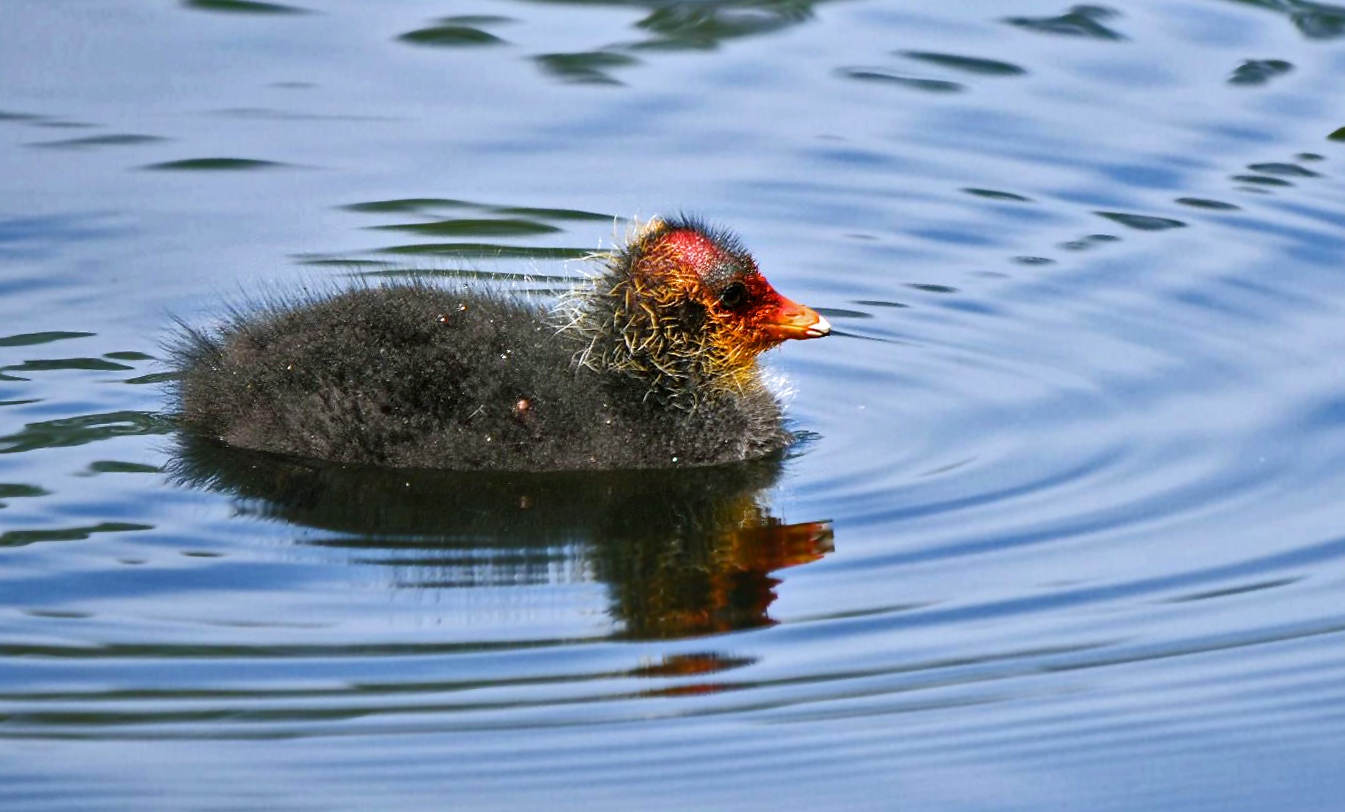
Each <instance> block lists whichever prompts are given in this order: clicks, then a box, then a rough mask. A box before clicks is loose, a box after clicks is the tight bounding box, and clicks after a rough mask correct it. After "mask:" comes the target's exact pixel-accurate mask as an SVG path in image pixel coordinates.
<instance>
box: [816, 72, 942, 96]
mask: <svg viewBox="0 0 1345 812" xmlns="http://www.w3.org/2000/svg"><path fill="white" fill-rule="evenodd" d="M840 74H841V75H842V76H844V77H845V78H847V79H855V80H857V81H860V82H878V83H882V84H889V85H895V86H899V87H905V88H910V89H911V90H922V91H924V92H926V93H959V92H961V91H963V90H966V87H965V86H964V85H960V84H958V83H957V82H949V81H946V80H944V79H921V78H918V77H914V76H903V75H902V74H899V73H893V72H892V71H889V70H885V69H883V68H844V69H842V70H841V71H840Z"/></svg>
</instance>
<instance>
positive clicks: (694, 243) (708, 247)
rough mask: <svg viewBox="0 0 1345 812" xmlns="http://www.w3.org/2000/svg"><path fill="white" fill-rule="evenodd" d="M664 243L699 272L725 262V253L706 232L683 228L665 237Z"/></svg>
mask: <svg viewBox="0 0 1345 812" xmlns="http://www.w3.org/2000/svg"><path fill="white" fill-rule="evenodd" d="M663 244H664V245H666V246H668V247H669V248H671V249H672V250H673V251H674V252H676V253H677V255H678V257H679V258H680V259H681V260H682V262H683V263H684V264H686V265H689V266H690V267H692V268H695V269H696V271H697V272H698V273H703V272H704V271H706V270H708V269H710V268H713V267H714V266H716V265H718V264H719V263H720V262H723V261H724V259H725V255H724V252H723V250H721V249H720V247H719V246H718V245H715V242H714V240H711V239H710V238H709V237H706V236H705V235H704V234H698V233H696V232H695V231H689V230H686V229H682V230H680V231H674V232H672V233H670V234H669V235H668V236H666V237H664V238H663Z"/></svg>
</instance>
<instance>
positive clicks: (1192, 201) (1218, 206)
mask: <svg viewBox="0 0 1345 812" xmlns="http://www.w3.org/2000/svg"><path fill="white" fill-rule="evenodd" d="M1176 202H1178V203H1180V204H1182V205H1183V206H1191V207H1193V208H1197V209H1210V210H1211V211H1241V207H1239V206H1235V205H1233V204H1232V203H1225V202H1223V201H1222V200H1207V199H1206V198H1203V197H1179V198H1177V200H1176Z"/></svg>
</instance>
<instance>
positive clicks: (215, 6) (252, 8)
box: [182, 0, 310, 14]
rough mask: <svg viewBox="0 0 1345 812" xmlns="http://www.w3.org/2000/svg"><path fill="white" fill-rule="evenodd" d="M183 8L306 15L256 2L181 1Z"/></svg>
mask: <svg viewBox="0 0 1345 812" xmlns="http://www.w3.org/2000/svg"><path fill="white" fill-rule="evenodd" d="M182 5H183V6H186V7H187V8H190V9H195V10H196V11H220V12H225V13H229V14H308V13H310V12H309V11H308V9H303V8H299V7H297V6H284V5H281V4H279V3H260V2H256V0H183V2H182Z"/></svg>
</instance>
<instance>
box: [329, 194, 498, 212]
mask: <svg viewBox="0 0 1345 812" xmlns="http://www.w3.org/2000/svg"><path fill="white" fill-rule="evenodd" d="M341 208H342V209H345V210H346V211H358V212H369V213H372V214H396V213H402V212H425V211H427V210H431V209H463V208H468V209H475V208H481V207H480V206H479V205H478V204H476V203H468V202H467V201H466V200H449V199H448V198H443V197H408V198H403V199H401V200H375V201H372V202H369V203H349V204H347V205H345V206H342V207H341Z"/></svg>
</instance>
